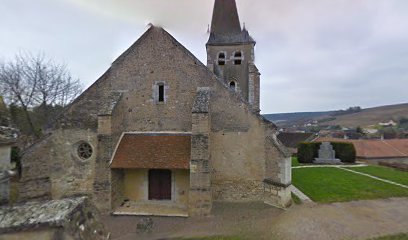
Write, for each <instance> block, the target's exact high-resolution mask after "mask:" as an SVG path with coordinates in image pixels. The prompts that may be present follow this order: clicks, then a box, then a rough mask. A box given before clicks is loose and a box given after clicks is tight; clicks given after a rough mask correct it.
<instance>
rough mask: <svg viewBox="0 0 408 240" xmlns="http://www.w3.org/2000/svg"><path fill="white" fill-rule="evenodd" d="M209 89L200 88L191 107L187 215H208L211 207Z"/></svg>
mask: <svg viewBox="0 0 408 240" xmlns="http://www.w3.org/2000/svg"><path fill="white" fill-rule="evenodd" d="M210 95H211V92H210V89H209V88H200V89H198V91H197V96H196V99H195V100H194V105H193V108H192V132H191V160H190V192H189V215H190V216H197V215H198V216H205V215H209V214H210V212H211V208H212V189H211V180H212V176H211V165H210V145H211V142H210V124H211V119H210V114H209V112H210V107H209V106H210Z"/></svg>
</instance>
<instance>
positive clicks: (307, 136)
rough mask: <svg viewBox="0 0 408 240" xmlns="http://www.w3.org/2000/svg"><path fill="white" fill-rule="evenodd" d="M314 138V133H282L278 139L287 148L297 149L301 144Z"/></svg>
mask: <svg viewBox="0 0 408 240" xmlns="http://www.w3.org/2000/svg"><path fill="white" fill-rule="evenodd" d="M314 136H315V134H314V133H297V132H281V133H279V135H278V139H279V141H280V142H281V143H282V144H283V145H285V147H288V148H297V146H298V144H299V143H301V142H306V141H311V140H313V139H312V138H314Z"/></svg>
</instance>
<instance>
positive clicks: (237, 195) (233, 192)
mask: <svg viewBox="0 0 408 240" xmlns="http://www.w3.org/2000/svg"><path fill="white" fill-rule="evenodd" d="M211 187H212V190H213V199H214V200H216V201H260V200H262V199H263V192H264V191H263V182H262V181H244V180H242V181H222V182H213V183H212V186H211Z"/></svg>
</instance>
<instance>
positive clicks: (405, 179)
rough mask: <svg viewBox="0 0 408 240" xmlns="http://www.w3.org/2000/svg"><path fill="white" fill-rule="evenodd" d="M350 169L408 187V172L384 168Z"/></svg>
mask: <svg viewBox="0 0 408 240" xmlns="http://www.w3.org/2000/svg"><path fill="white" fill-rule="evenodd" d="M350 169H351V170H354V171H356V172H361V173H367V174H370V175H373V176H376V177H379V178H383V179H387V180H390V181H393V182H396V183H400V184H404V185H408V172H403V171H399V170H397V169H393V168H388V167H382V166H368V167H355V168H350Z"/></svg>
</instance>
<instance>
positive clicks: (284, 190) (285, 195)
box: [263, 180, 292, 208]
mask: <svg viewBox="0 0 408 240" xmlns="http://www.w3.org/2000/svg"><path fill="white" fill-rule="evenodd" d="M263 188H264V196H263V201H264V202H265V203H266V204H269V205H273V206H277V207H282V208H286V207H289V206H290V205H291V204H292V195H291V190H290V185H283V184H276V183H273V182H269V181H268V180H264V182H263Z"/></svg>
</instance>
